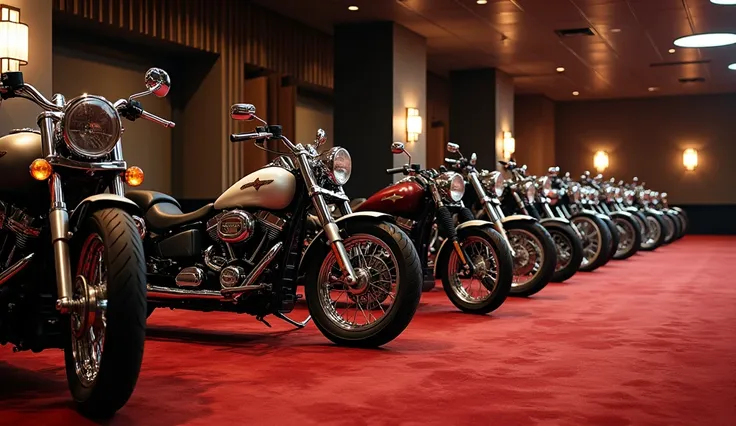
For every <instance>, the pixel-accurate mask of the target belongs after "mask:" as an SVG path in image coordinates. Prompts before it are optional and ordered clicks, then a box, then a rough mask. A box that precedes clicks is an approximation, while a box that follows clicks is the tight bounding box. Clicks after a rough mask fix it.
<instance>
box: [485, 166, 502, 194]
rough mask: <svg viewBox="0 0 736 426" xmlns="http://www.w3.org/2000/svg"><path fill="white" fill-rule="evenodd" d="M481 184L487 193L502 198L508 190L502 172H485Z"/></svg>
mask: <svg viewBox="0 0 736 426" xmlns="http://www.w3.org/2000/svg"><path fill="white" fill-rule="evenodd" d="M480 183H481V184H482V185H483V188H485V190H486V191H491V192H492V194H491V195H494V194H495V195H496V197H500V196H502V195H503V190H504V189H505V188H506V184H505V182H504V180H503V175H501V172H499V171H497V170H494V171H492V172H489V171H486V170H484V171H483V173H482V174H481V180H480Z"/></svg>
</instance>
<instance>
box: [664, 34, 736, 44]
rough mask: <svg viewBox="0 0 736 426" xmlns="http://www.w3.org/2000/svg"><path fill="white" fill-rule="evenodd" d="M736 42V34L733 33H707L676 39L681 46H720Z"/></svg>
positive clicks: (676, 42)
mask: <svg viewBox="0 0 736 426" xmlns="http://www.w3.org/2000/svg"><path fill="white" fill-rule="evenodd" d="M734 43H736V34H733V33H705V34H693V35H689V36H685V37H680V38H678V39H677V40H675V46H679V47H718V46H728V45H729V44H734Z"/></svg>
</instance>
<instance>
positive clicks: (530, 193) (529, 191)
mask: <svg viewBox="0 0 736 426" xmlns="http://www.w3.org/2000/svg"><path fill="white" fill-rule="evenodd" d="M524 193H525V194H526V199H527V201H528V202H529V203H534V201H535V200H536V199H537V187H536V186H535V185H534V182H527V183H525V184H524Z"/></svg>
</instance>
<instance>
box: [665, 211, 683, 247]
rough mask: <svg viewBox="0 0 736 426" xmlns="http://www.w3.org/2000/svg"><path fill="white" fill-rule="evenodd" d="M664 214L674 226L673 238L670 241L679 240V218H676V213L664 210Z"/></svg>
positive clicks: (680, 230)
mask: <svg viewBox="0 0 736 426" xmlns="http://www.w3.org/2000/svg"><path fill="white" fill-rule="evenodd" d="M664 214H665V215H667V217H669V218H670V219H672V223H673V224H674V226H675V236H674V238H673V239H672V241H677V240H679V239H680V238H682V222H681V221H680V217H679V216H678V214H677V213H675V212H673V211H671V210H665V212H664Z"/></svg>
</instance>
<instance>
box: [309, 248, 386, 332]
mask: <svg viewBox="0 0 736 426" xmlns="http://www.w3.org/2000/svg"><path fill="white" fill-rule="evenodd" d="M343 244H344V245H345V251H346V252H347V253H348V257H349V258H350V263H351V264H352V265H353V269H354V270H355V273H356V275H358V278H359V280H358V281H359V283H358V285H356V286H355V287H353V288H351V287H349V286H348V285H347V284H346V283H345V282H344V281H343V280H342V278H341V276H342V272H341V270H340V267H339V265H338V264H337V261H336V259H335V255H334V253H333V252H332V251H330V252H329V254H328V255H327V257H325V259H324V260H323V261H322V267H321V268H320V271H319V276H318V281H317V288H318V295H319V302H320V307H321V308H322V310H323V311H324V312H325V313H326V314H327V317H328V319H329V320H330V321H331V322H332V323H334V324H335V325H336V326H338V327H340V328H341V329H343V330H347V331H362V330H366V329H369V328H372V327H375V326H376V325H378V324H379V323H380V322H382V321H383V320H384V319H385V318H386V317H387V316H388V314H389V313H390V312H391V310H392V309H393V307H394V304H395V301H396V294H397V292H398V289H399V285H400V283H399V277H398V273H397V271H398V262H397V261H396V257H395V256H394V254H393V253H392V251H391V249H390V248H389V247H388V245H386V243H385V242H383V241H382V240H380V239H378V238H376V237H375V236H373V235H369V234H356V235H353V236H351V237H349V238H347V239H345V240H343ZM386 303H388V305H386ZM362 320H364V321H362Z"/></svg>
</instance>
